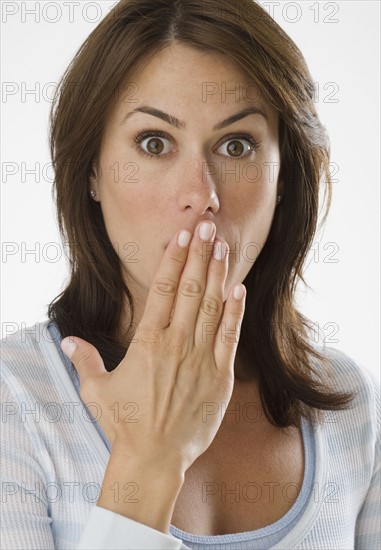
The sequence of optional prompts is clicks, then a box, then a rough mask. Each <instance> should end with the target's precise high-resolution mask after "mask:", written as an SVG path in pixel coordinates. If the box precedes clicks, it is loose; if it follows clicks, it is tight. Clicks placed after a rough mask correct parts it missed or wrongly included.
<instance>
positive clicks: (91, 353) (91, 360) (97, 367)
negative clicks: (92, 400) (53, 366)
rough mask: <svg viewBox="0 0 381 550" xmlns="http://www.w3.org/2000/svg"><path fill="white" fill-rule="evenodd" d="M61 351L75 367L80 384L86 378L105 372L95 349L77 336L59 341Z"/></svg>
mask: <svg viewBox="0 0 381 550" xmlns="http://www.w3.org/2000/svg"><path fill="white" fill-rule="evenodd" d="M61 349H62V351H63V352H64V353H65V354H66V355H67V356H68V357H69V359H70V361H71V362H72V363H73V365H74V366H75V369H76V371H77V372H78V375H79V378H80V382H83V381H84V380H85V379H86V378H87V377H88V376H94V375H98V374H103V373H105V372H107V371H106V369H105V366H104V363H103V360H102V357H101V356H100V355H99V352H98V350H97V348H96V347H95V346H93V345H92V344H90V343H89V342H86V340H82V338H79V337H78V336H66V338H63V339H62V341H61Z"/></svg>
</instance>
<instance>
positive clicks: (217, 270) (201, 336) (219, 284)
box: [195, 240, 229, 347]
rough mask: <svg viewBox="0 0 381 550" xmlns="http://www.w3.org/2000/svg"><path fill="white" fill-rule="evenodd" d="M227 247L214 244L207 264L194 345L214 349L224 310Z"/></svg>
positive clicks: (216, 242)
mask: <svg viewBox="0 0 381 550" xmlns="http://www.w3.org/2000/svg"><path fill="white" fill-rule="evenodd" d="M228 255H229V246H228V244H227V243H226V242H225V241H220V240H217V241H215V243H214V248H213V254H212V257H211V259H210V262H209V268H208V273H207V282H206V288H205V292H204V296H203V298H202V301H201V305H200V309H199V314H198V318H197V322H196V330H195V344H196V345H197V346H199V345H203V344H204V345H205V344H207V345H209V346H210V347H214V340H215V334H216V332H217V330H218V328H219V325H220V320H221V315H222V312H223V309H224V290H225V281H226V277H227V273H228V260H227V259H228Z"/></svg>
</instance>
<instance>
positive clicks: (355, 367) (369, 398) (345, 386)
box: [313, 347, 380, 403]
mask: <svg viewBox="0 0 381 550" xmlns="http://www.w3.org/2000/svg"><path fill="white" fill-rule="evenodd" d="M317 351H319V353H321V354H322V355H323V357H324V360H325V361H324V363H321V362H319V361H316V360H314V361H313V363H314V367H315V368H316V371H317V373H318V374H319V375H320V376H321V377H322V378H323V381H324V382H328V384H329V385H330V386H331V387H332V388H333V389H334V390H337V391H351V392H354V393H355V394H356V395H357V398H358V399H360V401H362V402H365V401H366V402H373V403H377V402H378V401H379V399H380V383H379V382H378V381H377V380H376V378H375V376H374V375H373V373H372V372H371V371H370V370H369V368H368V367H367V366H366V365H365V364H363V363H361V362H358V361H355V360H354V359H353V358H352V357H351V356H349V355H348V354H346V353H345V352H344V351H342V350H339V349H336V348H332V347H318V348H317Z"/></svg>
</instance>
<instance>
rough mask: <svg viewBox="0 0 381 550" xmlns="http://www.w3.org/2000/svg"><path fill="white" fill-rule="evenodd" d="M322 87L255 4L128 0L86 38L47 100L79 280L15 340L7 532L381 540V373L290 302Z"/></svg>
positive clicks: (311, 221)
mask: <svg viewBox="0 0 381 550" xmlns="http://www.w3.org/2000/svg"><path fill="white" fill-rule="evenodd" d="M313 94H314V84H313V81H312V78H311V76H310V74H309V72H308V69H307V67H306V65H305V62H304V59H303V57H302V55H301V53H300V52H299V50H298V49H297V48H296V46H295V45H294V44H293V42H292V41H291V40H290V39H289V38H288V36H287V35H286V34H285V33H284V32H283V31H282V30H281V29H280V28H279V26H278V25H277V24H276V23H275V22H274V21H273V20H272V19H271V18H270V16H269V15H267V14H266V12H265V11H264V10H263V9H262V8H261V7H260V6H259V5H258V4H256V3H254V2H252V0H241V1H240V2H231V1H230V0H229V1H228V0H223V1H221V0H218V1H217V0H212V1H208V3H203V2H201V1H198V0H192V1H191V0H177V1H175V0H173V1H172V0H158V1H155V2H149V1H147V0H122V1H121V2H119V3H118V4H117V6H116V7H115V8H114V10H113V11H112V12H111V13H110V14H109V15H108V16H107V17H106V18H105V19H104V20H103V21H102V22H101V24H100V25H99V26H98V27H97V28H96V29H95V31H94V32H93V33H92V34H91V35H90V37H89V38H88V39H87V40H86V42H85V43H84V45H83V46H82V48H81V49H80V51H79V52H78V54H77V55H76V57H75V59H74V60H73V62H72V64H71V65H70V67H69V69H68V71H67V72H66V73H65V75H64V77H63V80H62V82H61V85H60V91H59V94H57V97H56V102H55V107H54V110H53V116H52V132H51V152H52V158H53V162H54V167H55V173H56V180H55V190H56V201H57V210H58V219H59V223H60V230H61V232H62V235H63V236H64V237H65V238H66V239H67V241H68V242H69V243H70V262H71V277H70V281H69V283H68V285H67V287H66V288H65V290H64V291H63V292H62V293H61V295H60V296H58V297H57V298H56V300H54V301H53V302H52V303H51V304H50V306H49V310H48V319H47V321H46V322H45V323H44V324H43V325H42V326H35V327H33V328H34V333H33V332H32V331H31V330H29V331H26V332H25V331H24V332H20V333H17V334H16V335H14V336H12V337H11V338H9V339H8V342H7V344H6V345H4V346H3V367H2V374H3V377H4V382H3V392H4V395H3V400H4V403H5V405H6V407H5V410H4V411H5V412H4V415H3V416H4V430H3V432H4V433H3V438H2V442H3V444H4V466H5V467H4V469H5V478H4V483H3V490H4V497H3V506H4V513H3V523H4V527H3V540H4V541H5V545H6V547H7V548H103V549H106V548H110V549H111V548H204V547H208V548H209V549H214V548H221V547H222V548H250V549H255V548H364V549H365V548H367V549H368V548H376V547H377V548H378V547H379V544H380V531H379V521H378V507H377V490H378V486H379V472H380V469H379V456H376V455H375V449H376V439H377V437H378V438H379V432H377V411H376V402H377V398H378V388H377V387H376V384H375V382H374V380H373V379H372V377H371V376H369V375H368V373H366V372H364V371H363V370H361V369H360V368H359V367H358V366H357V365H356V364H355V363H354V362H353V361H352V360H351V359H350V358H349V357H348V356H346V355H345V354H344V353H342V352H339V351H335V350H333V349H320V350H319V349H318V348H317V347H316V346H314V345H312V342H311V339H310V335H309V323H308V320H307V319H306V318H304V317H303V316H302V315H301V314H300V313H299V312H298V311H297V309H296V307H295V305H294V291H295V287H296V283H297V282H298V280H299V279H302V274H303V263H304V260H305V258H306V254H307V252H308V250H309V247H310V246H311V243H312V238H313V236H314V232H315V229H316V224H317V218H318V206H319V205H318V195H319V189H320V185H321V184H322V183H321V182H323V179H324V178H323V176H324V177H325V181H326V198H327V209H328V207H329V201H330V175H329V147H328V141H327V136H326V134H325V131H324V128H323V127H322V125H321V123H320V121H319V119H318V117H317V114H316V111H315V107H314V102H313ZM242 283H243V284H242ZM63 352H65V354H64V353H63ZM378 441H379V440H378Z"/></svg>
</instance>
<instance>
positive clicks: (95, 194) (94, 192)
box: [90, 189, 97, 199]
mask: <svg viewBox="0 0 381 550" xmlns="http://www.w3.org/2000/svg"><path fill="white" fill-rule="evenodd" d="M90 195H91V196H92V198H93V199H95V197H96V196H97V192H96V191H94V189H92V190H91V191H90Z"/></svg>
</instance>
